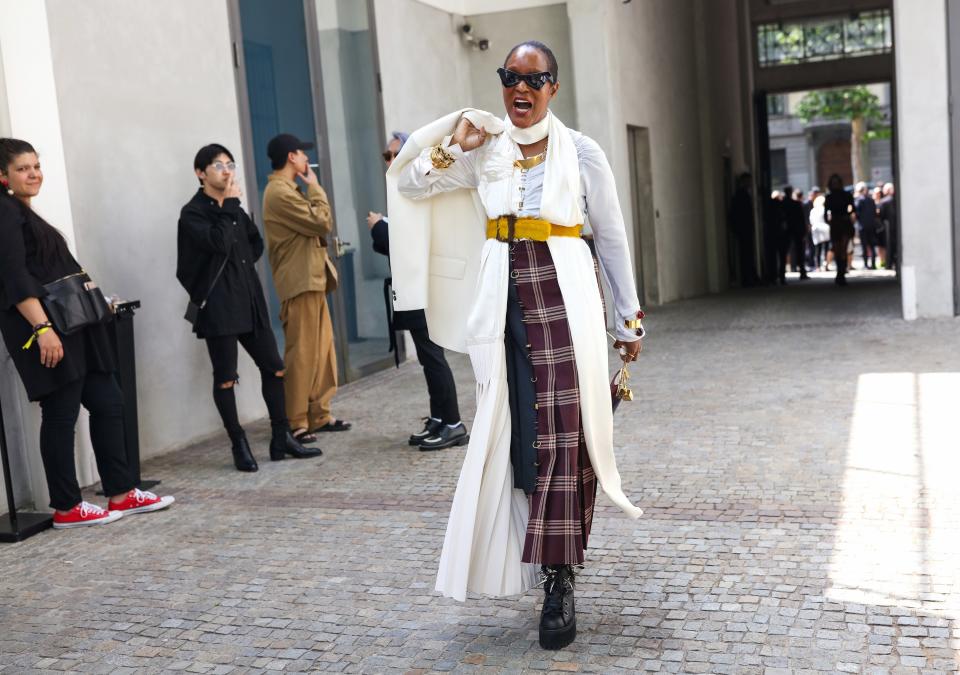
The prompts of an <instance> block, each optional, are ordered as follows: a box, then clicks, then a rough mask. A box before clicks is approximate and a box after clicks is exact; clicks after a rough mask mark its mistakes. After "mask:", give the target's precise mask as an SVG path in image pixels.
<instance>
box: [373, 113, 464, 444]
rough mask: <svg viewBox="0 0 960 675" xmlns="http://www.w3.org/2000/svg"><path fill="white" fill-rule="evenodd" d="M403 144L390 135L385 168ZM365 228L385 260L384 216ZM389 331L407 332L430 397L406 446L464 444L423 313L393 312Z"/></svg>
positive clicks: (453, 389) (449, 384)
mask: <svg viewBox="0 0 960 675" xmlns="http://www.w3.org/2000/svg"><path fill="white" fill-rule="evenodd" d="M406 140H407V134H404V133H402V132H398V131H395V132H393V134H392V135H391V138H390V142H389V143H388V144H387V149H386V150H385V151H384V153H383V159H384V161H385V162H386V163H387V168H389V167H390V165H391V164H392V163H393V160H394V159H395V158H396V156H397V155H398V154H399V153H400V148H402V147H403V144H404V143H405V142H406ZM367 225H368V226H369V227H370V236H371V237H373V250H374V251H376V252H377V253H381V254H383V255H385V256H388V257H389V255H390V231H389V225H388V224H387V218H386V216H384V215H383V214H382V213H375V212H373V211H371V212H370V213H369V214H368V215H367ZM389 328H390V330H391V331H397V330H408V331H410V337H411V338H413V344H414V346H415V347H416V350H417V360H418V361H419V362H420V365H421V366H422V367H423V376H424V377H425V378H426V380H427V392H428V393H429V395H430V416H429V417H427V418H426V419H424V426H423V429H422V430H420V431H418V432H417V433H414V434H412V435H411V436H410V439H409V443H410V445H415V446H418V447H419V448H420V450H441V449H443V448H449V447H451V446H453V445H463V444H465V443H466V442H467V441H468V440H469V434H468V433H467V427H466V425H465V424H464V423H463V421H462V420H461V419H460V406H459V404H458V402H457V384H456V382H455V381H454V379H453V371H451V370H450V366H449V364H448V363H447V359H446V357H445V356H444V354H443V347H441V346H440V345H438V344H436V343H434V342H433V341H432V340H430V334H429V333H428V331H427V317H426V315H425V314H424V311H423V310H422V309H415V310H410V311H400V312H394V313H393V324H392V325H391V326H390V327H389Z"/></svg>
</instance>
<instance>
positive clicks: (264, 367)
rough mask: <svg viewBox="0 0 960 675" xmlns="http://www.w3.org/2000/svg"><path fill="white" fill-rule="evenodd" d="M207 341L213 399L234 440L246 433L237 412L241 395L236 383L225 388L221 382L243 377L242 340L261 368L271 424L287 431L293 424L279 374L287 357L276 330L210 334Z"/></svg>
mask: <svg viewBox="0 0 960 675" xmlns="http://www.w3.org/2000/svg"><path fill="white" fill-rule="evenodd" d="M206 341H207V352H208V353H209V354H210V362H211V364H212V365H213V402H214V404H215V405H216V406H217V412H219V413H220V419H221V420H223V427H224V428H225V429H226V430H227V434H228V435H229V436H230V439H231V440H234V441H235V440H237V439H238V438H239V437H240V436H241V435H242V434H243V428H242V427H241V426H240V418H239V416H238V415H237V396H236V393H235V392H234V390H233V389H234V388H233V386H230V387H226V388H225V387H222V386H221V385H223V384H227V383H236V382H238V381H239V380H240V377H239V376H238V375H237V358H238V356H239V351H238V349H237V344H238V343H239V344H241V345H243V348H244V350H246V352H247V354H249V355H250V358H252V359H253V362H254V363H255V364H257V368H259V369H260V391H261V393H262V394H263V400H264V402H265V403H266V404H267V412H268V413H269V415H270V425H271V426H272V427H273V429H274V431H286V430H287V429H288V428H289V424H288V423H287V413H286V409H285V403H284V398H283V377H282V376H280V377H278V376H277V373H279V372H280V371H282V370H283V359H281V358H280V352H279V351H278V350H277V340H276V338H274V337H273V331H271V330H270V329H269V328H261V329H259V330H254V331H252V332H250V333H244V334H242V335H218V336H216V337H208V338H206Z"/></svg>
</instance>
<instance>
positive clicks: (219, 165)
mask: <svg viewBox="0 0 960 675" xmlns="http://www.w3.org/2000/svg"><path fill="white" fill-rule="evenodd" d="M210 166H212V167H213V168H214V170H215V171H235V170H236V168H237V163H236V162H227V163H226V164H224V163H223V162H214V163H213V164H211V165H210Z"/></svg>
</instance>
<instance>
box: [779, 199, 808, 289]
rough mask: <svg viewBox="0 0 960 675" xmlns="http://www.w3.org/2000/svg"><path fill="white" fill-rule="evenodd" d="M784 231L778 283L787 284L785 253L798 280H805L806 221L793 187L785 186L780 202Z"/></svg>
mask: <svg viewBox="0 0 960 675" xmlns="http://www.w3.org/2000/svg"><path fill="white" fill-rule="evenodd" d="M781 210H782V213H783V223H784V231H783V238H782V239H781V249H780V259H779V262H780V283H781V284H785V283H787V275H786V272H787V260H786V258H787V253H789V254H790V257H791V259H792V260H793V266H794V268H795V269H798V270H799V271H800V279H806V278H807V266H806V263H805V258H806V247H805V245H804V240H805V239H806V236H807V221H806V219H805V218H804V217H803V205H802V204H801V203H800V202H799V201H797V199H796V195H795V194H794V191H793V187H792V186H790V185H786V186H784V188H783V200H782V202H781Z"/></svg>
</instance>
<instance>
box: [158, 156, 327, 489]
mask: <svg viewBox="0 0 960 675" xmlns="http://www.w3.org/2000/svg"><path fill="white" fill-rule="evenodd" d="M193 170H194V173H195V174H196V176H197V180H199V181H200V188H199V189H198V190H197V192H196V194H194V195H193V197H192V198H191V199H190V201H189V202H187V203H186V204H185V205H184V207H183V208H182V209H181V210H180V220H179V222H178V225H177V279H178V280H179V281H180V283H181V284H182V285H183V287H184V289H185V290H186V291H187V293H188V294H189V296H190V300H191V302H192V303H193V305H194V306H195V307H197V308H198V311H197V315H196V317H195V319H194V321H193V331H194V333H196V335H197V338H199V339H201V340H204V342H206V346H207V353H208V354H209V355H210V363H211V364H212V366H213V402H214V405H216V407H217V412H218V413H220V419H221V420H222V422H223V426H224V429H226V431H227V435H228V436H229V437H230V444H231V449H232V452H233V463H234V466H235V467H236V468H237V470H238V471H256V470H257V469H258V468H259V467H258V465H257V460H256V458H255V457H254V456H253V452H252V451H251V450H250V444H249V442H248V441H247V436H246V434H245V433H244V431H243V427H241V426H240V419H239V416H238V414H237V399H236V394H235V388H236V385H237V384H238V383H239V376H238V375H237V357H238V350H237V345H241V346H242V347H243V348H244V350H245V351H246V352H247V354H249V355H250V358H252V359H253V361H254V363H256V364H257V368H259V370H260V391H261V393H262V395H263V401H264V403H266V406H267V411H268V413H269V414H270V427H271V431H272V433H271V439H270V459H271V460H273V461H278V460H282V459H284V457H286V456H288V455H289V456H290V457H296V458H300V459H304V458H309V457H317V456H319V455H320V454H322V453H321V451H320V449H319V448H308V447H304V446H303V444H301V443H300V442H299V441H298V440H297V439H296V438H294V437H293V434H292V433H291V430H290V425H289V423H288V422H287V415H286V410H285V405H284V392H283V380H284V366H283V360H282V359H281V358H280V353H279V351H278V350H277V341H276V338H275V337H274V335H273V330H272V329H271V328H270V318H269V313H268V312H267V303H266V301H265V300H264V295H263V287H262V286H261V285H260V276H259V275H258V274H257V268H256V267H255V265H256V262H257V260H259V259H260V256H261V255H263V238H262V237H261V236H260V231H259V230H258V229H257V226H256V225H255V224H254V222H253V219H252V218H250V216H249V215H248V214H247V212H246V211H244V209H243V207H242V206H241V204H240V198H241V196H242V195H241V191H240V185H239V183H238V181H237V165H236V162H235V161H234V159H233V155H232V154H231V153H230V151H229V150H227V149H226V148H225V147H224V146H222V145H219V144H217V143H212V144H210V145H205V146H203V147H202V148H200V150H199V151H198V152H197V154H196V156H195V157H194V160H193Z"/></svg>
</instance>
